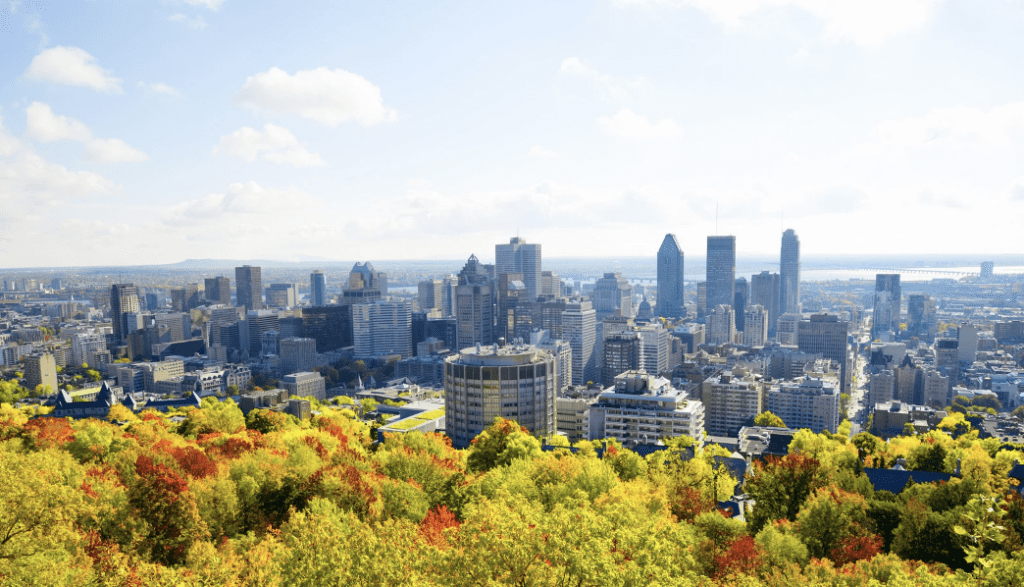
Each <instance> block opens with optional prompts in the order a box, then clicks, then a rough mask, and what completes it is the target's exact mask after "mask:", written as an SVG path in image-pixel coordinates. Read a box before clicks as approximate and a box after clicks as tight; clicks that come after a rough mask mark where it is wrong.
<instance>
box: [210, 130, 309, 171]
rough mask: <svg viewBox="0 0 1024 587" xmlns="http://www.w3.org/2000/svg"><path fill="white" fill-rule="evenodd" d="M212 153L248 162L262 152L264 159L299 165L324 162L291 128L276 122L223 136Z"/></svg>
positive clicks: (304, 165) (305, 165)
mask: <svg viewBox="0 0 1024 587" xmlns="http://www.w3.org/2000/svg"><path fill="white" fill-rule="evenodd" d="M213 152H214V153H220V152H223V153H227V154H229V155H235V156H236V157H241V158H242V159H244V160H246V161H249V162H252V161H255V160H256V158H257V157H259V156H260V154H261V153H262V154H263V160H264V161H269V162H271V163H277V164H286V165H294V166H296V167H307V166H316V165H323V164H324V161H323V159H321V158H320V154H319V153H313V152H310V151H308V150H306V148H305V147H304V146H302V145H301V144H299V140H298V139H297V138H295V135H293V134H292V133H291V132H290V131H289V130H288V129H286V128H284V127H282V126H277V125H275V124H265V125H263V130H262V131H258V130H256V129H254V128H252V127H248V126H243V127H242V128H240V129H238V130H236V131H235V132H233V133H231V134H229V135H224V136H223V137H221V138H220V144H219V145H218V146H216V147H214V148H213Z"/></svg>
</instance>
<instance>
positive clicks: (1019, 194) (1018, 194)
mask: <svg viewBox="0 0 1024 587" xmlns="http://www.w3.org/2000/svg"><path fill="white" fill-rule="evenodd" d="M1009 194H1010V199H1011V200H1013V201H1014V202H1024V177H1018V178H1017V179H1015V180H1014V181H1013V184H1012V185H1011V186H1010V189H1009Z"/></svg>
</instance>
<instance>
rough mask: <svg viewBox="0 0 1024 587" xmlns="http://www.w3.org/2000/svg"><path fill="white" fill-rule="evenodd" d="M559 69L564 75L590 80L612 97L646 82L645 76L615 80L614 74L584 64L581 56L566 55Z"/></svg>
mask: <svg viewBox="0 0 1024 587" xmlns="http://www.w3.org/2000/svg"><path fill="white" fill-rule="evenodd" d="M558 71H559V73H561V74H562V75H571V76H574V77H579V78H583V79H586V80H590V81H591V82H592V83H593V84H594V85H595V86H597V87H598V89H599V90H601V93H602V94H604V95H605V96H606V97H611V98H618V97H621V96H622V95H623V94H625V93H626V91H627V90H631V89H635V88H638V87H640V86H642V85H643V83H644V80H643V78H638V79H636V80H634V81H621V80H615V79H613V78H612V76H610V75H607V74H604V73H601V72H599V71H597V70H595V69H593V68H591V67H589V66H588V65H586V64H584V63H583V62H582V61H581V60H580V58H579V57H566V58H565V59H563V60H562V66H561V67H560V68H559V70H558Z"/></svg>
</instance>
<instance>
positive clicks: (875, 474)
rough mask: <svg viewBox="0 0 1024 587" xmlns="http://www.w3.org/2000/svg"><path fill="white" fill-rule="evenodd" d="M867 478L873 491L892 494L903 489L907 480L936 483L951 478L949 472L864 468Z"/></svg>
mask: <svg viewBox="0 0 1024 587" xmlns="http://www.w3.org/2000/svg"><path fill="white" fill-rule="evenodd" d="M864 473H865V474H867V476H868V479H870V480H871V485H872V487H874V488H875V491H882V490H885V491H891V492H892V493H893V494H894V495H895V494H899V492H901V491H903V488H904V487H906V486H907V481H909V480H911V479H913V480H914V483H938V482H939V481H949V480H950V479H952V478H953V476H952V475H950V474H949V473H932V472H930V471H900V470H898V469H897V470H893V469H864Z"/></svg>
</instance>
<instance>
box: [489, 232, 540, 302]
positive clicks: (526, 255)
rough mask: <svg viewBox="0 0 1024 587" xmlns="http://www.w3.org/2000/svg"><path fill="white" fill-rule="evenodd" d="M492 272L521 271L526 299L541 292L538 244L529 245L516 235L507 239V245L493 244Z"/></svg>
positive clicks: (529, 299) (498, 273)
mask: <svg viewBox="0 0 1024 587" xmlns="http://www.w3.org/2000/svg"><path fill="white" fill-rule="evenodd" d="M494 272H495V274H496V275H501V274H502V273H522V274H523V284H524V285H526V297H527V299H528V301H531V302H532V301H533V300H535V299H537V296H539V295H540V294H541V287H542V283H541V272H542V271H541V253H540V245H529V244H526V241H525V240H523V239H521V238H519V237H518V236H517V237H513V238H511V239H509V243H508V244H507V245H494Z"/></svg>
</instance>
